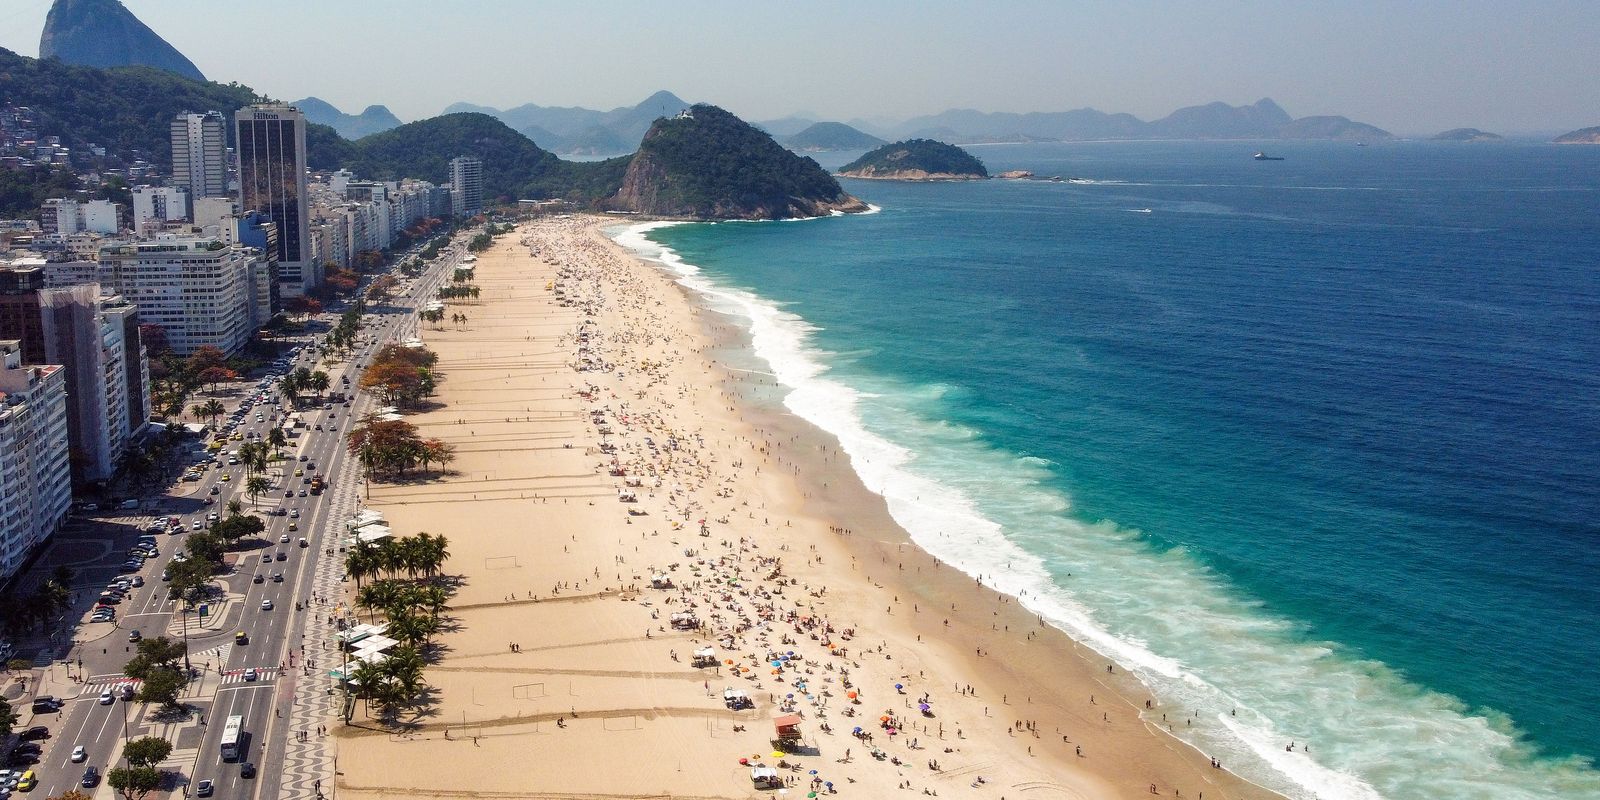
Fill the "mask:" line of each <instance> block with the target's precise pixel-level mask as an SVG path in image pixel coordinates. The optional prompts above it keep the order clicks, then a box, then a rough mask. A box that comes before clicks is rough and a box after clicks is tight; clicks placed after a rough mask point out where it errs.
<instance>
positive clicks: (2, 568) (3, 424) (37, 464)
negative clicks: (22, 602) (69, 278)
mask: <svg viewBox="0 0 1600 800" xmlns="http://www.w3.org/2000/svg"><path fill="white" fill-rule="evenodd" d="M68 451H69V445H68V443H67V382H66V375H65V373H64V372H63V370H62V368H61V367H60V366H54V365H53V366H23V364H22V346H21V343H20V342H16V341H3V342H0V583H3V582H5V581H6V580H9V579H10V578H11V577H12V576H13V575H15V574H16V572H17V570H18V569H21V567H22V565H23V563H25V562H26V561H27V560H28V556H29V554H30V553H32V552H33V551H34V549H35V548H37V547H38V546H39V545H40V544H42V543H43V542H44V541H45V540H46V539H48V538H49V537H50V536H51V534H54V533H55V532H56V530H57V529H59V528H60V527H61V523H62V521H63V520H65V519H66V517H67V509H68V507H69V506H70V505H71V503H72V472H71V469H70V467H69V462H68Z"/></svg>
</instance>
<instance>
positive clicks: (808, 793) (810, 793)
mask: <svg viewBox="0 0 1600 800" xmlns="http://www.w3.org/2000/svg"><path fill="white" fill-rule="evenodd" d="M816 796H817V793H816V792H806V797H816Z"/></svg>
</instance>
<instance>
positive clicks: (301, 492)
mask: <svg viewBox="0 0 1600 800" xmlns="http://www.w3.org/2000/svg"><path fill="white" fill-rule="evenodd" d="M300 496H301V497H305V496H306V490H304V489H301V490H300Z"/></svg>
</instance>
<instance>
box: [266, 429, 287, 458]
mask: <svg viewBox="0 0 1600 800" xmlns="http://www.w3.org/2000/svg"><path fill="white" fill-rule="evenodd" d="M267 443H268V444H270V445H272V452H273V454H274V455H277V454H278V453H280V452H282V450H283V448H285V447H288V446H289V437H288V436H286V435H284V432H283V429H282V428H273V429H272V430H270V431H267Z"/></svg>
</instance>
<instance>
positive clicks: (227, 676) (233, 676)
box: [222, 667, 278, 686]
mask: <svg viewBox="0 0 1600 800" xmlns="http://www.w3.org/2000/svg"><path fill="white" fill-rule="evenodd" d="M250 669H254V670H255V672H256V679H255V680H254V681H251V680H248V679H246V678H245V673H246V672H248V671H249V670H250ZM276 677H278V668H277V667H246V668H244V669H230V670H227V671H225V672H223V673H222V685H223V686H229V685H232V684H236V683H261V682H265V681H270V680H272V679H273V678H276Z"/></svg>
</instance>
